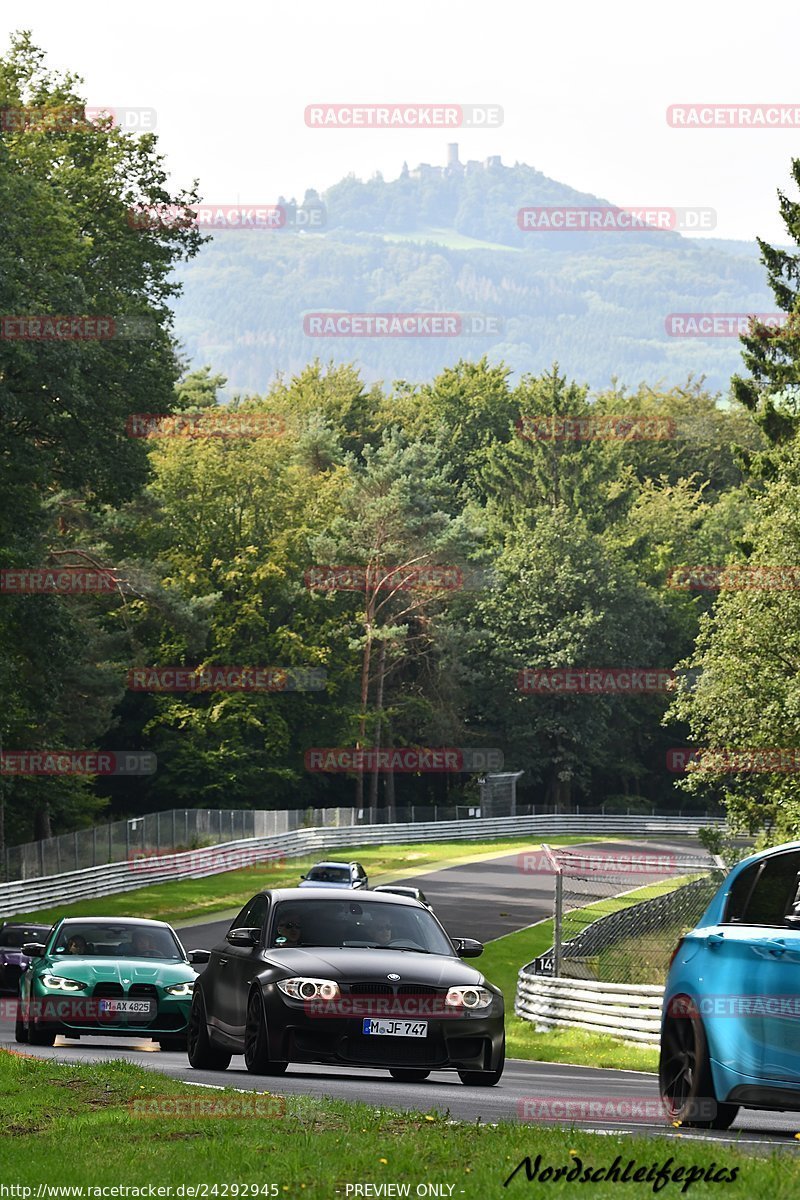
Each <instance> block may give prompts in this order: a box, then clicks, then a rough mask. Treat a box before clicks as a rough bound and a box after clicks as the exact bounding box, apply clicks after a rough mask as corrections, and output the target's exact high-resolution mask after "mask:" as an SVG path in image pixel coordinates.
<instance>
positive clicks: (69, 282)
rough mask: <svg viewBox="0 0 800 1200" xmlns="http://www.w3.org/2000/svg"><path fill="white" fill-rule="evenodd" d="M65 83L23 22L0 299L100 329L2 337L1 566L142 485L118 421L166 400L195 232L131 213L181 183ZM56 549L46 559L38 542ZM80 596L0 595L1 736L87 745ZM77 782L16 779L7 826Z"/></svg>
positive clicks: (32, 744) (72, 795) (3, 194)
mask: <svg viewBox="0 0 800 1200" xmlns="http://www.w3.org/2000/svg"><path fill="white" fill-rule="evenodd" d="M79 83H80V81H79V80H78V79H77V78H76V77H74V76H72V75H65V76H62V77H59V76H57V75H55V74H53V73H51V72H49V71H48V70H47V69H46V67H45V64H44V55H43V54H42V52H41V51H40V50H39V49H37V48H36V47H35V46H34V45H33V44H32V42H31V39H30V36H29V35H28V34H24V33H23V34H19V35H17V36H15V37H14V39H13V40H12V44H11V49H10V51H9V53H8V54H7V55H5V56H4V57H3V58H0V109H4V110H12V111H18V112H25V111H26V110H27V112H28V113H29V114H33V115H32V117H31V119H29V120H27V121H25V120H23V121H20V122H18V123H17V125H16V127H15V126H14V123H13V122H11V123H9V124H10V127H9V128H6V127H5V126H6V123H5V122H4V127H3V128H2V129H0V205H2V208H3V213H4V217H3V237H2V239H0V311H1V312H2V313H3V314H5V319H8V318H10V319H11V320H12V321H13V320H14V319H15V318H20V319H27V318H48V317H64V316H67V317H77V318H81V319H83V318H92V317H94V318H99V319H101V320H103V321H105V325H104V326H102V329H103V331H104V335H105V334H108V336H103V337H94V336H90V335H88V334H87V335H86V336H85V337H81V338H74V339H73V338H69V339H63V338H59V337H56V338H48V339H44V340H42V339H39V338H37V337H36V336H30V337H15V336H13V335H10V336H4V337H3V338H0V455H1V456H2V459H3V462H4V464H5V465H6V467H7V469H6V470H5V471H4V472H3V475H2V480H1V481H0V545H1V546H2V548H3V554H4V560H5V565H6V566H7V567H15V566H16V567H23V568H24V567H28V568H30V567H36V566H39V565H42V564H43V563H45V562H47V561H51V562H55V561H60V562H61V563H64V562H69V561H71V560H70V559H69V557H64V555H68V554H69V553H71V552H73V551H77V550H79V549H80V542H78V543H77V544H76V543H74V542H71V541H70V536H71V534H72V533H73V532H74V526H73V523H72V520H71V515H70V514H71V513H72V512H73V511H74V509H75V506H76V505H78V506H80V505H81V504H83V505H86V506H88V507H89V508H90V509H92V510H95V511H96V510H98V509H100V508H101V507H102V506H103V505H112V506H114V505H119V504H121V503H123V502H124V501H126V500H127V499H129V498H130V497H132V496H134V495H135V494H136V492H137V491H138V489H140V488H141V487H142V485H143V483H144V481H145V480H146V478H147V469H148V468H147V455H146V451H145V449H144V447H143V445H142V444H141V442H139V441H137V440H136V439H133V438H131V437H129V436H128V434H127V432H126V421H127V418H128V417H129V416H130V415H131V414H133V413H135V412H139V411H147V410H149V409H153V408H156V409H158V408H159V407H160V408H162V410H163V411H169V409H170V407H171V406H172V404H173V402H174V398H173V384H174V382H175V380H176V378H177V376H178V367H177V361H176V357H175V348H174V342H173V339H172V335H171V321H172V318H171V313H170V309H169V302H170V300H171V299H172V298H173V297H174V296H175V294H176V293H177V291H178V290H179V285H178V284H176V283H175V282H174V281H173V280H172V278H171V273H172V268H173V266H174V264H175V262H176V261H177V260H178V259H179V258H181V257H190V256H191V255H192V254H194V253H195V252H196V250H197V248H198V247H199V245H200V243H201V240H202V239H201V238H200V235H199V233H198V232H197V230H196V229H194V228H192V227H191V225H190V224H189V222H188V218H187V219H186V221H184V222H181V221H179V222H178V223H177V224H176V225H174V226H163V227H161V226H157V227H153V228H146V229H137V228H136V227H135V224H136V222H135V221H132V220H131V212H132V210H135V209H136V208H137V207H138V206H143V205H166V204H172V205H177V206H178V209H179V210H181V209H182V210H183V211H184V214H185V213H186V211H187V209H186V206H187V204H189V203H191V202H192V201H193V200H195V199H196V196H195V193H194V192H182V193H180V194H178V195H177V196H172V195H170V193H169V192H168V191H167V190H166V174H165V171H164V168H163V165H162V162H161V159H160V158H159V157H158V155H157V153H156V143H155V138H154V137H153V136H152V135H144V136H142V137H140V138H137V137H135V136H133V135H129V134H125V133H123V132H122V131H120V130H117V129H113V128H111V126H110V122H109V121H105V122H103V121H99V122H97V123H92V122H90V121H87V120H86V119H85V100H84V99H83V97H82V96H81V95H80V94H79V90H78V88H79ZM37 113H43V114H45V116H44V118H42V117H39V116H37V115H36V114H37ZM55 114H59V115H58V117H57V118H56V116H55ZM50 118H52V119H50ZM98 328H101V327H98ZM112 335H113V336H112ZM56 552H58V553H59V554H60V555H61V557H60V559H58V558H53V557H51V556H52V555H54V554H56ZM78 561H80V559H79V560H78ZM92 604H93V602H92V600H91V599H88V598H86V597H83V598H81V599H80V600H77V599H76V600H74V601H72V602H66V601H64V600H62V599H61V598H58V597H45V596H5V597H4V598H3V605H2V610H0V640H1V641H2V645H3V647H4V649H3V650H2V652H0V687H2V689H3V694H4V695H6V696H9V695H12V694H13V695H14V697H15V699H14V703H13V704H11V705H8V706H6V707H5V708H4V712H3V716H2V718H0V736H1V737H2V742H3V745H4V747H5V748H6V749H14V748H17V747H19V748H32V749H35V748H37V747H39V746H46V745H49V746H52V747H54V748H58V747H63V746H65V739H69V738H72V737H76V738H80V739H81V740H84V741H85V743H86V744H88V743H89V742H90V741H91V740H93V739H95V738H96V737H97V736H98V734H99V732H100V731H101V730H102V729H103V728H104V727H105V726H106V725H107V721H108V717H109V693H108V692H107V691H106V690H105V689H104V687H102V686H99V685H98V686H95V685H93V684H91V683H90V682H89V675H90V674H91V671H92V669H93V665H94V664H97V663H100V662H102V661H103V659H104V656H105V654H106V651H107V649H108V647H107V643H106V642H105V640H104V637H103V636H102V633H101V630H100V626H99V625H98V623H97V622H96V621H93V620H92V618H91V616H90V615H89V614H90V613H91V612H92V611H93V610H92V607H91V606H92ZM81 605H82V606H83V608H80V611H79V606H81ZM101 675H102V671H101V673H100V676H101ZM78 676H79V677H80V678H81V679H82V680H83V685H81V684H79V683H78V681H77V677H78ZM100 676H98V679H99V678H100ZM72 685H75V686H74V687H73V686H72ZM84 685H85V686H84ZM75 688H77V692H76V690H75ZM67 748H70V749H80V748H81V746H80V744H78V745H74V744H73V745H72V746H67ZM86 795H87V790H86V786H85V785H84V784H82V783H80V782H79V781H75V780H73V781H68V782H64V781H63V780H41V779H40V780H34V781H30V780H25V779H17V780H15V781H14V786H13V788H11V789H10V805H11V807H10V816H9V821H10V826H11V827H13V828H14V831H15V833H17V834H18V833H19V832H22V831H23V830H24V829H26V828H27V829H28V830H29V831H30V830H31V828H32V824H33V822H32V821H31V814H35V817H34V821H35V822H36V823H38V825H37V828H38V831H39V832H40V833H47V832H49V823H50V812H51V810H52V812H54V813H55V812H59V815H60V816H61V817H62V819H64V820H66V821H69V820H79V819H80V817H81V805H83V806H84V810H85V809H86V807H87V806H88V807H91V805H88V802H87V801H86V800H85V797H86Z"/></svg>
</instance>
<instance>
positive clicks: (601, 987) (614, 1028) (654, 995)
mask: <svg viewBox="0 0 800 1200" xmlns="http://www.w3.org/2000/svg"><path fill="white" fill-rule="evenodd" d="M663 999H664V988H663V987H661V986H659V985H657V984H649V983H602V982H601V981H599V980H594V979H565V978H559V979H553V978H551V977H548V976H546V975H530V974H528V973H527V972H526V969H525V967H523V968H522V970H521V971H520V973H519V978H518V980H517V996H516V1000H515V1002H514V1012H515V1013H516V1014H517V1016H518V1017H523V1018H524V1019H525V1020H526V1021H531V1022H533V1024H534V1025H535V1026H536V1028H537V1029H542V1030H544V1029H552V1028H553V1026H554V1025H569V1026H571V1027H572V1028H574V1029H589V1030H591V1031H592V1033H610V1034H612V1035H613V1036H614V1037H618V1038H620V1037H621V1038H624V1039H625V1041H630V1042H647V1043H653V1044H656V1045H657V1044H658V1042H659V1041H660V1040H661V1006H662V1003H663Z"/></svg>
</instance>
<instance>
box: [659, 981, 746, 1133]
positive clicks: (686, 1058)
mask: <svg viewBox="0 0 800 1200" xmlns="http://www.w3.org/2000/svg"><path fill="white" fill-rule="evenodd" d="M658 1082H659V1086H660V1089H661V1098H662V1100H663V1101H664V1105H665V1107H666V1110H667V1115H668V1117H669V1119H670V1120H671V1121H677V1122H679V1123H680V1124H681V1125H686V1126H687V1127H688V1128H690V1129H729V1128H730V1126H731V1124H732V1123H733V1121H734V1119H735V1117H736V1114H737V1113H738V1111H739V1105H738V1104H720V1103H719V1101H718V1100H717V1096H716V1093H715V1091H714V1081H713V1078H712V1076H711V1064H710V1062H709V1058H708V1044H707V1042H706V1035H705V1030H704V1029H703V1023H702V1021H701V1020H700V1016H699V1014H698V1013H697V1011H696V1009H695V1007H694V1005H693V1004H692V1003H691V1001H687V1005H686V1015H685V1016H680V1017H668V1018H667V1020H666V1022H665V1023H664V1029H663V1032H662V1034H661V1055H660V1058H659V1064H658Z"/></svg>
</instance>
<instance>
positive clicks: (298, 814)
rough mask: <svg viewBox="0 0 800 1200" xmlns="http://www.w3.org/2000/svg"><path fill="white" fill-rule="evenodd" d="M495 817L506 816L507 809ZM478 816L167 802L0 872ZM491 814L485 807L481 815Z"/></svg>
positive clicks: (39, 849) (545, 809) (446, 809)
mask: <svg viewBox="0 0 800 1200" xmlns="http://www.w3.org/2000/svg"><path fill="white" fill-rule="evenodd" d="M499 807H500V809H501V811H496V812H492V813H491V815H493V816H508V815H511V814H510V813H509V812H507V811H502V806H499ZM551 812H555V809H554V808H552V807H550V806H546V805H541V804H539V805H531V804H528V805H523V806H520V807H519V808H518V809H517V810H516V813H515V814H514V815H517V814H518V815H520V816H531V815H536V814H542V815H547V814H548V813H551ZM481 815H482V812H481V807H480V805H479V804H475V805H466V804H459V805H455V804H454V805H448V806H445V805H441V804H439V805H434V804H432V805H422V804H416V805H411V806H410V807H408V808H398V809H395V810H394V813H393V814H390V813H389V812H388V811H387V810H386V809H378V808H372V809H371V808H362V809H357V808H303V809H288V810H285V809H281V810H271V809H215V808H177V809H176V808H173V809H169V810H168V811H166V812H160V813H147V814H146V815H143V816H140V817H131V818H129V819H128V820H124V821H109V822H108V823H106V824H102V825H95V826H93V827H92V828H90V829H78V830H76V831H75V832H74V833H64V834H61V835H60V836H58V837H53V838H46V839H45V840H43V841H38V842H27V843H25V844H24V845H21V846H9V847H7V848H6V851H5V854H4V856H3V860H2V861H0V870H2V872H3V874H2V878H3V879H4V880H6V881H11V880H15V879H34V878H38V877H40V876H43V875H61V874H62V873H64V872H66V871H80V870H82V869H83V868H84V867H97V866H104V865H105V864H107V863H118V862H125V861H126V860H128V859H132V858H134V857H136V856H140V855H147V856H149V855H157V854H167V853H173V852H174V853H180V852H181V851H183V850H199V849H202V847H204V846H216V845H219V844H220V843H222V842H233V841H238V840H239V839H242V838H260V837H272V836H274V835H275V834H279V833H292V832H294V831H295V830H296V829H303V828H319V827H325V828H336V827H338V826H340V825H381V824H387V823H393V822H409V823H417V822H428V821H464V820H468V819H469V818H476V819H477V818H479V817H480V816H481ZM483 815H490V814H485V813H484V814H483Z"/></svg>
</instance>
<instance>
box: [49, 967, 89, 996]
mask: <svg viewBox="0 0 800 1200" xmlns="http://www.w3.org/2000/svg"><path fill="white" fill-rule="evenodd" d="M42 983H43V984H44V986H45V987H46V988H50V989H51V991H54V992H85V991H86V989H87V988H88V986H89V984H88V983H81V982H80V980H79V979H67V978H66V976H64V975H52V974H51V973H50V972H49V971H45V973H44V975H43V976H42Z"/></svg>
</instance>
